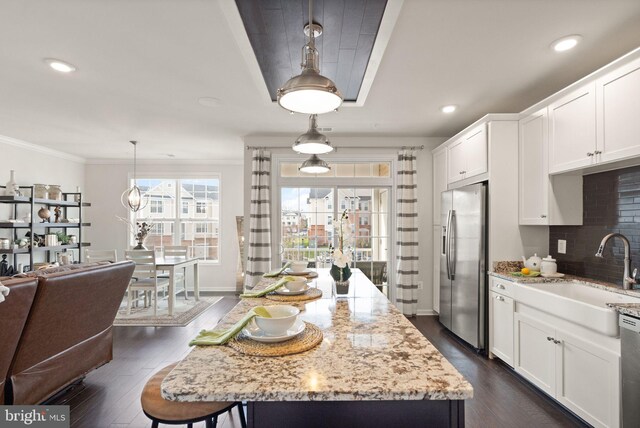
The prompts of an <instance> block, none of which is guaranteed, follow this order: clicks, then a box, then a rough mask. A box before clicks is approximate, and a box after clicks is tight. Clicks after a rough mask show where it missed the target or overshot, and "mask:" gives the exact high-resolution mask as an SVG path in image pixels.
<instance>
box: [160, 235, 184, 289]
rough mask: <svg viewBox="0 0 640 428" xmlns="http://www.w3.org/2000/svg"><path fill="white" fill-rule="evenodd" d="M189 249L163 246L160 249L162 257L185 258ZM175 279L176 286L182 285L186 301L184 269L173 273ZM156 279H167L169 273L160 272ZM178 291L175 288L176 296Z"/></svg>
mask: <svg viewBox="0 0 640 428" xmlns="http://www.w3.org/2000/svg"><path fill="white" fill-rule="evenodd" d="M188 251H189V248H188V247H187V246H186V245H165V246H164V247H162V255H163V256H164V257H184V258H186V257H187V254H188ZM174 275H175V277H176V284H178V283H180V284H182V290H183V291H184V299H185V300H188V299H189V296H188V295H187V284H186V282H185V273H184V269H182V272H175V273H174ZM158 278H166V279H169V273H168V272H162V273H159V274H158ZM179 291H180V290H178V289H177V288H176V294H177V293H178V292H179Z"/></svg>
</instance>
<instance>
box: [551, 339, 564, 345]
mask: <svg viewBox="0 0 640 428" xmlns="http://www.w3.org/2000/svg"><path fill="white" fill-rule="evenodd" d="M553 343H555V344H556V345H557V344H559V343H562V342H561V341H559V340H555V339H554V340H553Z"/></svg>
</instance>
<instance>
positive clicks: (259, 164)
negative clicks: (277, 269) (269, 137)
mask: <svg viewBox="0 0 640 428" xmlns="http://www.w3.org/2000/svg"><path fill="white" fill-rule="evenodd" d="M251 158H252V160H251V203H250V204H251V205H250V214H249V241H248V243H249V244H248V254H247V270H246V272H245V283H244V286H245V288H248V289H251V288H253V287H254V286H255V285H256V284H257V283H258V282H259V281H260V279H261V278H262V274H263V273H265V272H268V271H269V269H271V197H270V195H271V187H270V186H271V153H270V152H268V151H264V150H261V149H259V150H254V151H253V153H252V156H251Z"/></svg>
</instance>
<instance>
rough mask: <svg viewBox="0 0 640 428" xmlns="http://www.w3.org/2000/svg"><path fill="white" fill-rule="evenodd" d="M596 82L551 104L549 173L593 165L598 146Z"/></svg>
mask: <svg viewBox="0 0 640 428" xmlns="http://www.w3.org/2000/svg"><path fill="white" fill-rule="evenodd" d="M595 89H596V85H595V82H592V83H589V84H587V85H584V86H582V87H581V88H579V89H577V90H575V91H573V92H571V93H569V94H567V95H565V96H564V97H562V98H560V99H559V100H557V101H555V102H554V103H552V104H550V105H549V173H550V174H554V173H559V172H565V171H571V170H575V169H580V168H584V167H588V166H591V165H593V164H595V162H596V156H597V155H598V154H599V153H598V149H597V148H596V90H595Z"/></svg>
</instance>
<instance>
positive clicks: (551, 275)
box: [540, 272, 564, 278]
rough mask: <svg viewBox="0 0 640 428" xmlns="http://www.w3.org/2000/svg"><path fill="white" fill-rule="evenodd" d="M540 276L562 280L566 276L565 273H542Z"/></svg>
mask: <svg viewBox="0 0 640 428" xmlns="http://www.w3.org/2000/svg"><path fill="white" fill-rule="evenodd" d="M540 276H542V277H544V278H562V277H563V276H564V274H563V273H557V272H556V273H541V274H540Z"/></svg>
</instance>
